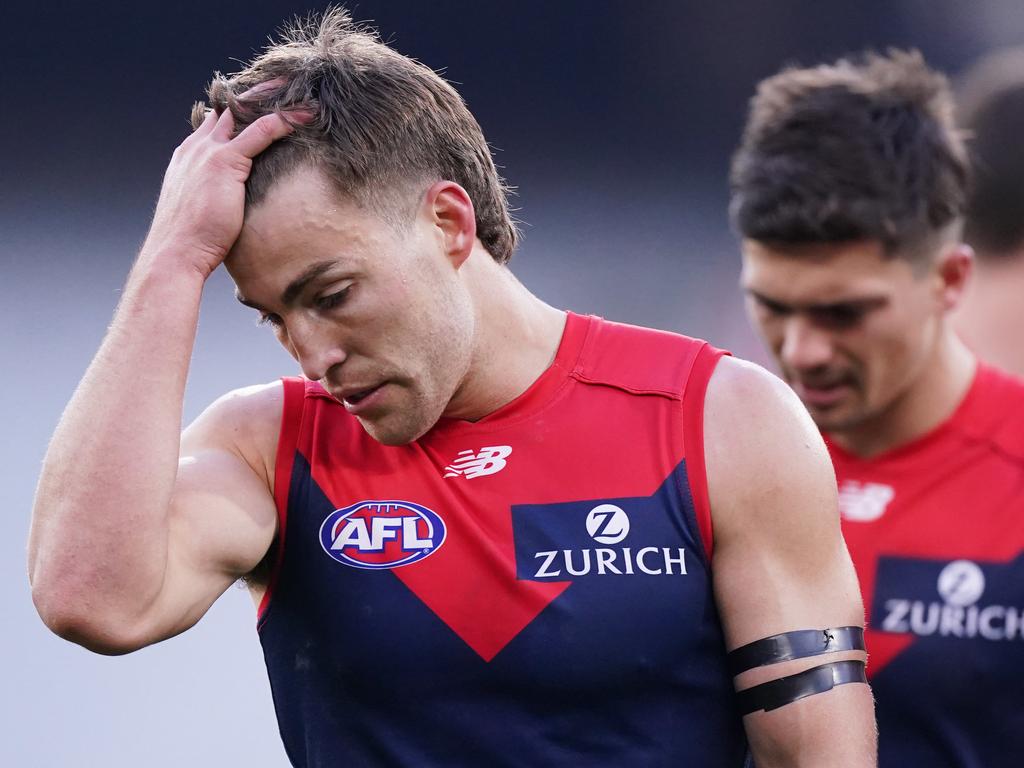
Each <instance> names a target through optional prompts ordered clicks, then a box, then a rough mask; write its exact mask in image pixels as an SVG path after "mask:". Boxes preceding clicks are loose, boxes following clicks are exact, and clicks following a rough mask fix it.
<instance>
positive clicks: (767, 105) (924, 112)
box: [729, 50, 969, 263]
mask: <svg viewBox="0 0 1024 768" xmlns="http://www.w3.org/2000/svg"><path fill="white" fill-rule="evenodd" d="M729 180H730V187H731V192H732V204H731V206H730V213H731V217H732V222H733V226H734V227H735V228H736V229H737V231H738V232H739V233H740V235H741V236H742V237H745V238H750V239H753V240H759V241H763V242H773V243H778V244H798V243H815V242H819V243H820V242H849V241H855V240H876V241H880V242H881V243H882V244H883V246H884V247H885V249H886V252H887V253H888V254H889V255H891V256H900V257H902V258H907V259H908V260H910V261H912V262H917V263H919V262H920V260H922V259H923V257H924V255H925V254H926V253H928V252H929V251H930V246H931V244H932V243H933V242H936V240H938V239H940V238H944V237H949V236H951V235H952V236H958V235H959V227H960V226H961V223H962V217H963V211H964V207H965V205H966V195H967V186H968V180H969V168H968V162H967V155H966V151H965V148H964V142H963V137H962V136H961V134H960V131H959V130H958V128H957V126H956V124H955V118H954V114H953V97H952V93H951V91H950V88H949V84H948V81H947V79H946V77H945V76H943V75H942V74H940V73H938V72H936V71H934V70H932V69H930V68H929V67H928V66H927V65H926V64H925V62H924V59H923V58H922V56H921V54H920V53H918V52H916V51H898V50H890V51H889V52H888V54H887V55H884V56H883V55H880V54H877V53H866V54H862V55H860V56H858V57H856V58H844V59H840V60H838V61H836V62H835V63H833V64H825V65H821V66H817V67H812V68H807V69H797V68H789V69H785V70H783V71H781V72H780V73H778V74H776V75H774V76H773V77H770V78H768V79H766V80H764V81H762V82H761V84H760V85H759V86H758V89H757V93H756V94H755V96H754V98H753V99H752V100H751V104H750V114H749V117H748V121H747V125H746V128H745V130H744V133H743V139H742V142H741V144H740V147H739V149H738V150H737V151H736V154H735V155H734V157H733V161H732V169H731V173H730V179H729Z"/></svg>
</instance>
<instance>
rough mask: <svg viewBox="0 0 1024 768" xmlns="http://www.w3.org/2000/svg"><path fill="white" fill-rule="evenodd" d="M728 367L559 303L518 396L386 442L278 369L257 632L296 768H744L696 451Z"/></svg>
mask: <svg viewBox="0 0 1024 768" xmlns="http://www.w3.org/2000/svg"><path fill="white" fill-rule="evenodd" d="M721 354H722V353H721V352H719V351H717V350H714V349H712V348H711V347H709V346H708V345H707V344H706V343H704V342H701V341H696V340H694V339H689V338H686V337H682V336H677V335H674V334H670V333H664V332H660V331H653V330H647V329H640V328H634V327H630V326H625V325H619V324H614V323H610V322H606V321H603V320H600V319H598V318H593V317H583V316H579V315H574V314H571V313H570V314H569V315H568V318H567V323H566V327H565V330H564V332H563V336H562V340H561V343H560V346H559V349H558V352H557V355H556V358H555V360H554V362H553V364H552V365H551V366H550V367H549V368H548V370H547V371H545V372H544V373H543V374H542V375H541V376H540V378H539V379H538V380H537V381H536V382H535V383H534V384H533V385H532V386H531V387H530V388H529V389H528V390H527V391H526V392H524V393H523V394H522V395H520V396H519V397H518V398H517V399H515V400H514V401H512V402H511V403H509V404H507V405H505V406H504V407H502V408H500V409H498V410H497V411H495V412H494V413H491V414H490V415H488V416H486V417H484V418H482V419H480V420H479V421H476V422H467V421H462V420H458V419H448V418H443V419H441V420H440V421H439V422H438V424H437V425H435V426H434V427H433V428H432V429H431V430H430V431H429V432H428V433H427V434H425V435H424V436H423V437H421V438H420V439H418V440H416V441H415V442H413V443H410V444H408V445H402V446H390V447H389V446H385V445H382V444H380V443H378V442H376V441H375V440H373V439H372V438H371V437H370V436H369V435H368V434H367V433H366V432H365V430H364V429H363V428H362V427H361V426H360V424H359V423H358V422H357V421H356V419H355V418H354V417H352V416H351V415H350V414H349V413H348V412H347V411H346V410H345V409H344V408H343V407H342V405H341V404H339V403H338V402H337V401H335V400H334V399H333V398H331V397H330V396H329V395H328V394H327V393H326V392H325V391H324V390H323V389H322V388H321V387H320V386H319V385H318V384H315V383H311V382H308V381H303V380H300V379H286V380H285V382H284V387H285V406H284V419H283V424H282V431H281V438H280V446H279V450H278V461H277V469H276V479H275V496H276V498H277V501H278V509H279V514H280V533H279V544H278V549H277V551H278V553H279V555H278V558H279V559H278V561H277V563H276V567H275V573H274V574H273V575H272V577H271V582H270V589H269V590H268V593H267V598H265V601H264V605H263V606H261V611H260V620H259V623H258V627H259V633H260V639H261V642H262V645H263V649H264V656H265V659H266V663H267V669H268V672H269V676H270V683H271V689H272V691H273V696H274V704H275V708H276V710H277V716H278V722H279V724H280V729H281V734H282V737H283V740H284V744H285V749H286V751H287V753H288V756H289V758H290V759H291V761H292V763H293V764H294V765H296V766H323V767H325V768H326V767H328V766H330V768H334V767H335V766H342V765H350V766H377V765H387V766H417V767H420V766H446V767H448V768H450V767H456V766H467V767H468V766H473V767H474V768H479V766H488V768H492V767H500V766H531V767H533V768H538V767H540V766H616V767H619V766H625V765H637V766H639V765H643V766H680V765H692V766H702V768H717V767H718V766H722V767H723V768H724V767H726V766H728V767H729V768H739V767H740V766H742V765H744V763H745V758H746V754H747V748H746V742H745V737H744V732H743V729H742V723H741V718H740V716H739V715H738V712H737V709H736V706H735V695H734V692H733V684H732V679H731V677H730V675H729V673H728V671H727V668H726V665H725V648H724V640H723V636H722V629H721V626H720V623H719V618H718V613H717V610H716V607H715V604H714V601H713V597H712V592H711V584H710V578H709V552H710V550H711V518H710V513H709V510H708V501H707V486H706V481H705V476H704V461H703V453H702V450H703V435H702V410H703V399H704V390H705V387H706V384H707V381H708V378H709V376H710V374H711V371H712V370H713V368H714V365H715V363H716V362H717V360H718V359H719V357H720V355H721Z"/></svg>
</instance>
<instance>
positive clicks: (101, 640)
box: [32, 584, 150, 656]
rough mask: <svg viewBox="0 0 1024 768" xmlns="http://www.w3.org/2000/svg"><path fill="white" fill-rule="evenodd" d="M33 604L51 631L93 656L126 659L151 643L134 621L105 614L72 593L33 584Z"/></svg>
mask: <svg viewBox="0 0 1024 768" xmlns="http://www.w3.org/2000/svg"><path fill="white" fill-rule="evenodd" d="M32 602H33V603H34V604H35V607H36V611H37V612H38V613H39V618H41V619H42V620H43V623H44V624H45V625H46V626H47V628H48V629H49V630H50V631H51V632H53V633H54V634H55V635H57V636H58V637H61V638H63V639H65V640H68V641H69V642H72V643H75V644H76V645H80V646H82V647H83V648H86V649H87V650H90V651H92V652H93V653H98V654H102V655H104V656H122V655H124V654H126V653H131V652H133V651H137V650H139V649H140V648H144V647H145V646H147V645H149V643H150V641H147V640H146V639H145V638H144V637H143V635H142V634H141V633H139V632H137V631H134V630H133V629H132V624H131V622H129V621H126V620H125V619H124V618H122V617H117V616H114V615H111V614H104V612H102V611H98V610H96V609H95V608H94V607H93V606H91V605H89V602H88V601H87V600H82V599H80V598H79V597H78V596H77V595H74V594H72V593H69V592H68V591H62V590H60V589H53V588H49V589H48V588H45V587H42V586H38V585H36V584H33V586H32Z"/></svg>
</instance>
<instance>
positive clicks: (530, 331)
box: [29, 10, 875, 768]
mask: <svg viewBox="0 0 1024 768" xmlns="http://www.w3.org/2000/svg"><path fill="white" fill-rule="evenodd" d="M209 97H210V101H211V103H212V105H213V109H211V110H207V111H204V110H203V109H202V107H200V108H198V109H197V111H196V114H195V116H194V124H195V126H196V130H195V132H194V133H193V134H192V135H191V136H189V137H188V138H186V139H185V141H184V142H183V143H182V144H181V146H180V147H179V148H178V149H177V151H176V152H175V153H174V157H173V159H172V161H171V164H170V166H169V168H168V170H167V174H166V176H165V179H164V185H163V189H162V192H161V196H160V201H159V203H158V205H157V209H156V212H155V214H154V219H153V223H152V226H151V229H150V233H149V236H148V238H147V240H146V242H145V244H144V246H143V248H142V251H141V253H140V255H139V257H138V260H137V262H136V264H135V266H134V268H133V270H132V273H131V275H130V276H129V279H128V283H127V286H126V288H125V291H124V295H123V298H122V301H121V304H120V307H119V308H118V311H117V314H116V317H115V319H114V322H113V324H112V327H111V329H110V331H109V333H108V335H107V337H106V339H105V341H104V343H103V346H102V348H101V350H100V352H99V353H98V354H97V356H96V358H95V360H94V361H93V363H92V365H91V367H90V369H89V371H88V372H87V373H86V376H85V378H84V379H83V381H82V383H81V385H80V387H79V388H78V391H77V392H76V394H75V396H74V398H73V399H72V402H71V403H70V405H69V406H68V409H67V411H66V412H65V414H64V417H63V419H62V420H61V424H60V426H59V427H58V429H57V432H56V434H55V436H54V439H53V443H52V444H51V446H50V450H49V453H48V456H47V459H46V463H45V467H44V469H43V474H42V477H41V479H40V484H39V491H38V495H37V500H36V505H35V510H34V517H33V528H32V534H31V541H30V546H29V559H30V563H29V568H30V574H31V579H32V583H33V596H34V598H35V601H36V605H37V606H38V608H39V612H40V614H41V615H42V617H43V618H44V620H45V621H46V622H47V624H48V625H49V626H50V627H51V628H53V629H54V630H55V631H56V632H58V633H60V634H62V635H63V636H64V637H67V638H69V639H71V640H74V641H75V642H78V643H81V644H82V645H85V646H87V647H89V648H92V649H94V650H96V651H99V652H103V653H126V652H129V651H132V650H135V649H137V648H141V647H143V646H146V645H148V644H150V643H155V642H158V641H160V640H163V639H165V638H168V637H171V636H173V635H175V634H177V633H179V632H183V631H185V630H186V629H188V628H189V627H190V626H192V625H193V624H194V623H195V622H196V621H198V620H199V618H200V617H201V616H202V615H203V614H204V612H205V611H206V610H207V609H208V608H209V606H210V605H211V604H212V603H213V601H214V600H215V599H216V598H217V597H218V596H219V595H220V594H221V593H222V592H223V591H224V590H225V589H226V588H227V587H228V586H230V585H231V584H232V583H233V582H234V581H235V580H237V579H238V578H240V577H245V578H246V579H247V581H248V583H249V586H250V588H251V591H252V594H253V597H254V599H255V600H256V602H257V604H258V605H259V624H258V629H259V634H260V640H261V642H262V645H263V649H264V656H265V658H266V662H267V668H268V672H269V675H270V683H271V686H272V688H273V692H274V703H275V707H276V709H277V715H278V720H279V723H280V727H281V734H282V737H283V739H284V743H285V748H286V750H287V752H288V755H289V757H290V759H291V760H292V762H293V763H294V764H295V765H297V766H323V767H324V768H327V767H330V768H335V767H336V766H342V765H352V766H371V765H387V766H396V765H407V766H429V765H437V766H446V767H449V768H450V767H452V766H474V767H479V766H549V765H563V766H584V765H585V766H601V765H606V766H633V765H694V766H697V765H699V766H703V767H705V768H712V767H718V766H720V767H721V768H726V767H729V768H740V767H741V766H743V765H745V764H746V762H747V757H748V747H747V742H748V739H749V745H750V751H751V752H752V753H753V755H754V757H755V759H756V760H757V764H758V766H759V767H760V768H770V767H771V766H778V767H780V768H785V767H787V766H793V767H795V766H807V765H828V766H830V768H839V767H849V768H870V766H872V765H874V752H875V747H874V718H873V713H872V702H871V694H870V689H869V688H868V686H867V685H866V683H865V679H864V661H863V659H864V653H863V635H862V633H863V628H862V619H863V613H862V607H861V602H860V596H859V594H858V590H857V584H856V577H855V574H854V571H853V568H852V565H851V564H850V561H849V555H848V554H847V552H846V549H845V546H844V544H843V541H842V537H841V535H840V531H839V519H838V510H837V498H836V492H835V487H834V483H833V481H832V473H831V468H830V466H829V462H828V455H827V452H826V450H825V447H824V445H823V444H822V441H821V439H820V437H819V436H818V434H817V432H816V431H815V429H814V425H813V424H812V423H811V422H810V420H809V419H808V418H807V416H806V413H805V412H804V411H803V409H802V408H801V407H800V404H799V402H798V401H797V400H796V398H795V397H793V395H792V393H791V392H790V391H789V389H788V388H787V387H786V386H785V385H784V384H783V383H782V382H779V381H778V380H777V379H775V378H774V377H772V376H770V375H769V374H767V373H765V372H764V371H763V370H761V369H759V368H757V367H756V366H753V365H750V364H747V363H743V362H741V361H737V360H734V359H731V358H729V357H723V356H722V354H721V352H719V351H716V350H714V349H713V348H711V347H710V346H709V345H707V344H706V343H704V342H700V341H696V340H694V339H689V338H686V337H682V336H676V335H673V334H668V333H663V332H659V331H652V330H649V329H641V328H635V327H631V326H624V325H618V324H615V323H609V322H605V321H603V320H600V319H598V318H595V317H585V316H581V315H575V314H572V313H566V312H563V311H560V310H558V309H555V308H553V307H550V306H548V305H546V304H544V303H543V302H541V301H540V300H539V299H537V298H536V297H535V296H533V295H532V294H531V293H529V292H528V291H527V289H526V288H525V287H524V286H523V285H522V284H521V283H519V282H518V281H517V280H516V278H515V277H514V276H513V274H512V273H511V272H510V271H509V269H508V267H507V266H506V264H507V262H508V260H509V258H510V257H511V255H512V252H513V250H514V248H515V245H516V230H515V227H514V226H513V224H512V222H511V219H510V217H509V213H508V206H507V201H506V197H505V189H504V186H503V184H502V182H501V180H500V178H499V177H498V175H497V173H496V171H495V168H494V164H493V162H492V160H491V156H490V153H489V151H488V149H487V144H486V142H485V140H484V138H483V135H482V133H481V131H480V127H479V125H478V124H477V123H476V121H475V120H474V119H473V116H472V115H471V114H470V113H469V111H468V110H467V109H466V106H465V105H464V104H463V102H462V100H461V99H460V98H459V96H458V94H457V93H456V92H455V91H454V90H453V89H452V88H451V86H449V85H448V84H447V83H445V82H444V81H443V80H442V79H441V78H439V77H438V76H437V75H436V74H435V73H434V72H432V71H431V70H429V69H427V68H426V67H424V66H422V65H420V64H418V63H416V62H414V61H412V60H410V59H408V58H406V57H404V56H402V55H400V54H398V53H396V52H395V51H393V50H392V49H390V48H388V47H387V46H385V45H383V44H381V43H380V42H379V41H378V40H377V39H376V37H375V35H373V34H371V33H368V32H366V31H365V30H363V29H360V28H359V27H357V26H355V25H353V24H352V23H351V21H350V19H349V17H348V15H347V14H346V13H344V12H342V11H340V10H333V11H331V12H329V13H327V14H326V16H325V17H324V18H323V19H322V20H321V21H320V22H318V23H309V24H305V25H302V26H300V27H299V28H297V29H295V30H292V31H291V32H290V33H289V34H288V37H287V39H286V40H285V41H284V42H283V43H281V44H276V45H272V46H271V47H270V48H268V50H267V51H266V52H265V53H264V54H263V55H262V56H260V57H258V58H257V59H256V60H255V61H254V62H253V63H252V64H251V65H249V66H247V67H246V68H245V69H244V70H243V71H242V72H240V73H239V74H237V75H235V76H233V77H230V78H225V77H222V76H216V77H215V78H214V80H213V83H212V84H211V86H210V89H209ZM221 262H223V263H224V264H225V267H226V268H227V270H228V272H229V273H230V275H231V277H232V278H233V279H234V281H235V284H236V287H237V296H238V299H239V300H240V301H241V302H242V303H243V304H245V305H246V306H249V307H252V308H253V309H254V310H255V311H256V312H258V313H259V315H260V317H261V319H262V320H263V321H265V322H266V323H267V324H268V325H269V326H270V328H271V329H272V330H273V333H274V335H275V336H276V337H277V339H278V341H279V342H280V343H281V344H283V345H284V346H285V348H286V349H287V350H288V351H289V352H290V353H291V354H292V355H293V356H294V357H295V359H296V360H297V362H298V363H299V365H300V366H301V369H302V372H303V373H304V374H305V377H304V378H288V379H285V380H284V381H283V382H280V381H279V382H276V383H273V384H270V385H266V386H260V387H253V388H250V389H247V390H243V391H239V392H235V393H232V394H229V395H228V396H226V397H224V398H222V399H221V400H219V401H218V402H216V403H214V404H213V405H212V406H211V407H210V408H209V409H208V410H207V411H206V412H205V413H203V414H202V415H201V416H200V417H199V418H198V419H197V420H196V421H195V422H194V423H193V424H192V425H191V426H190V427H189V428H188V429H186V430H185V432H184V434H183V435H179V429H180V419H181V411H182V398H183V395H184V391H185V381H186V376H187V370H188V364H189V357H190V355H191V351H192V344H193V340H194V336H195V332H196V323H197V319H198V311H199V304H200V297H201V294H202V290H203V286H204V283H205V281H206V278H207V277H208V276H209V275H210V273H211V272H212V271H213V270H214V269H215V268H216V267H217V266H218V265H219V264H220V263H221ZM712 553H713V554H712ZM737 688H738V689H740V692H739V693H738V694H737V693H736V689H737Z"/></svg>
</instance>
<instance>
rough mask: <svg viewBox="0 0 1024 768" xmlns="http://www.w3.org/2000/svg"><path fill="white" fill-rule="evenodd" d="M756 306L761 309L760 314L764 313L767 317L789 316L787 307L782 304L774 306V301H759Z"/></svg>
mask: <svg viewBox="0 0 1024 768" xmlns="http://www.w3.org/2000/svg"><path fill="white" fill-rule="evenodd" d="M757 305H758V306H759V307H760V308H761V311H762V312H766V313H768V314H769V315H779V316H782V315H788V314H789V307H787V306H785V305H784V304H776V303H775V302H774V301H765V300H764V299H760V300H759V301H758V302H757Z"/></svg>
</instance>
